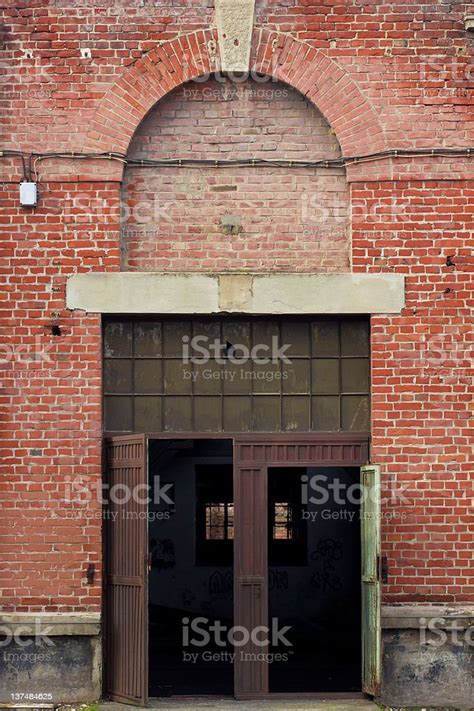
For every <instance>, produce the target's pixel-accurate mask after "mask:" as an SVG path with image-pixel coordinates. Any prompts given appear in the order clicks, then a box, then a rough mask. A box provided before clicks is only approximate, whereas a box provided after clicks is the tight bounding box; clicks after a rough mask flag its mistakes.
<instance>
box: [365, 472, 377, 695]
mask: <svg viewBox="0 0 474 711" xmlns="http://www.w3.org/2000/svg"><path fill="white" fill-rule="evenodd" d="M361 478H362V485H363V487H364V497H363V502H362V508H361V557H362V561H361V562H362V690H363V691H365V693H366V694H372V695H374V696H375V695H376V694H377V693H378V691H379V687H380V673H381V619H380V588H381V585H380V574H379V561H380V528H381V526H380V515H381V506H380V467H379V466H378V465H375V464H371V465H368V466H365V467H361Z"/></svg>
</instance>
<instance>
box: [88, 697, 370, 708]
mask: <svg viewBox="0 0 474 711" xmlns="http://www.w3.org/2000/svg"><path fill="white" fill-rule="evenodd" d="M149 707H150V708H152V709H159V710H160V711H181V710H183V711H190V709H203V711H204V710H205V709H214V711H252V710H253V709H255V710H256V711H377V709H378V707H377V706H376V704H374V703H372V702H371V701H368V700H367V701H366V700H365V699H337V700H334V699H328V700H327V701H325V700H324V701H323V700H318V701H310V700H307V701H305V700H302V701H293V700H291V701H290V700H284V701H235V700H233V699H212V700H211V699H192V700H191V699H190V700H189V701H187V700H169V699H152V700H151V701H150V704H149ZM134 708H136V707H134V706H124V705H123V704H115V703H103V704H100V709H101V711H127V710H129V709H134Z"/></svg>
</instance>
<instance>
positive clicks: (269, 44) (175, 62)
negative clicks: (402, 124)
mask: <svg viewBox="0 0 474 711" xmlns="http://www.w3.org/2000/svg"><path fill="white" fill-rule="evenodd" d="M252 47H253V51H252V56H251V69H252V71H255V72H259V73H261V74H265V75H268V76H271V77H273V78H274V79H277V80H279V81H282V82H285V83H286V84H288V85H290V86H292V87H294V88H295V89H297V90H298V91H300V92H301V93H302V94H303V95H304V96H306V97H307V98H308V99H309V100H310V101H311V102H312V103H313V104H314V105H315V106H316V108H317V109H318V110H319V111H321V113H322V114H323V115H324V116H325V117H326V119H327V120H328V122H329V124H330V125H331V127H332V129H333V130H334V132H335V134H336V137H337V139H338V141H339V144H340V146H341V149H342V152H343V155H345V156H350V155H357V154H361V153H368V152H373V151H375V150H381V149H383V148H385V147H386V140H385V136H384V133H383V129H382V127H381V124H380V122H379V119H378V116H377V113H376V111H375V109H374V108H373V106H372V105H371V103H370V102H369V101H368V100H367V98H366V97H365V96H364V95H363V94H362V92H361V91H360V89H359V87H358V86H357V84H356V83H355V82H354V80H353V79H352V78H351V77H350V76H349V75H348V74H347V72H346V71H345V70H344V69H342V68H341V67H340V66H339V65H338V64H337V63H336V62H334V61H333V60H332V59H329V58H328V57H327V56H326V55H325V54H324V53H323V52H321V51H319V50H317V49H314V48H313V47H311V46H310V45H308V44H307V43H305V42H302V41H301V40H297V39H295V38H294V37H291V36H289V35H287V34H282V33H278V32H272V31H270V30H265V29H256V30H255V33H254V39H253V45H252ZM219 69H220V60H219V52H218V46H217V32H216V31H215V30H207V31H197V32H192V33H189V34H186V35H183V36H181V37H178V38H176V39H174V40H170V41H169V42H164V43H163V44H161V45H159V46H157V47H156V48H155V49H153V50H151V51H150V52H149V53H148V54H146V55H145V56H144V57H142V58H141V59H139V60H138V61H137V62H135V63H134V64H133V65H132V66H131V67H130V68H129V69H127V70H126V71H125V72H124V73H123V74H122V75H121V76H120V77H119V79H118V80H117V81H116V82H115V84H114V85H113V86H112V87H111V88H110V89H109V91H108V92H107V93H106V95H105V96H104V97H103V99H102V101H101V103H100V105H99V107H98V109H97V111H96V113H95V115H94V117H93V120H92V125H91V128H90V130H89V132H88V134H87V141H86V142H87V150H94V151H111V152H120V153H126V152H127V150H128V146H129V143H130V140H131V138H132V136H133V134H134V132H135V130H136V128H137V127H138V126H139V124H140V123H141V121H142V120H143V118H144V117H145V116H146V114H147V113H148V111H150V109H151V108H152V107H153V106H154V105H155V104H156V102H157V101H159V100H160V99H161V98H163V97H164V96H165V95H166V94H168V93H169V92H170V91H172V90H173V89H176V88H177V87H178V86H180V85H182V84H184V83H186V82H188V81H191V80H192V79H197V78H199V77H202V76H204V75H206V74H208V73H212V72H216V71H219Z"/></svg>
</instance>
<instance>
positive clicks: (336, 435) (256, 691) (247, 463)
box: [104, 432, 370, 705]
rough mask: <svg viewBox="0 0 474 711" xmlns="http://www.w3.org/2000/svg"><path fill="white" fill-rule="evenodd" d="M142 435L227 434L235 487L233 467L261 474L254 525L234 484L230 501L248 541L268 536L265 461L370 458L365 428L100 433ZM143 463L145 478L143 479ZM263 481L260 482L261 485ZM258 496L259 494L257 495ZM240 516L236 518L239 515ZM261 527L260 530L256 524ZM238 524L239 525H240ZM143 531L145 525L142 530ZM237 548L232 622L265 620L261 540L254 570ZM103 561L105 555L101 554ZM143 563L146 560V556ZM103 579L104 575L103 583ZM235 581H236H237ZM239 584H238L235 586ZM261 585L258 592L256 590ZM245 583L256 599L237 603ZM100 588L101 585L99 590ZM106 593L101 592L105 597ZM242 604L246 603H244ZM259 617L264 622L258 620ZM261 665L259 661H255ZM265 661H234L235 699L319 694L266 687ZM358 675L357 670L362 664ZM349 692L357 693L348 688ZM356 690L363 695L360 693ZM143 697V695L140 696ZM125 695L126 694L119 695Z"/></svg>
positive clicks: (337, 462) (349, 462) (357, 461)
mask: <svg viewBox="0 0 474 711" xmlns="http://www.w3.org/2000/svg"><path fill="white" fill-rule="evenodd" d="M135 436H141V437H143V441H144V442H145V443H148V442H149V440H151V439H156V440H180V439H197V440H199V439H211V440H212V439H214V440H217V439H227V440H232V443H233V469H234V487H238V486H239V481H240V480H239V474H238V472H241V473H243V472H247V473H250V472H254V473H257V474H260V491H259V492H256V495H257V497H258V499H259V507H260V509H261V508H262V506H264V515H263V516H260V519H258V517H257V519H255V517H254V523H256V524H257V525H256V526H253V527H250V528H249V527H248V517H247V519H246V520H245V521H244V519H243V518H242V516H243V507H240V506H238V500H237V497H236V494H238V492H237V490H236V488H234V502H235V503H234V505H235V507H236V508H235V526H236V538H237V535H238V534H237V532H238V531H239V530H240V534H239V535H240V537H242V531H243V530H246V531H247V536H250V538H249V537H248V544H249V545H251V537H252V536H254V537H255V536H259V540H261V536H262V532H263V528H262V526H264V527H265V533H264V540H265V541H266V538H267V510H266V494H267V472H268V468H269V467H274V466H315V467H322V466H334V467H338V466H352V467H363V466H364V465H367V464H368V463H369V461H370V436H369V435H368V434H367V433H360V434H357V435H354V434H352V433H345V432H298V433H287V432H271V433H261V432H259V433H255V432H249V433H242V432H239V433H224V432H218V433H213V432H177V433H174V432H147V433H137V434H136V435H134V434H131V433H130V434H128V435H125V434H123V433H121V434H118V433H113V432H105V433H104V439H105V440H109V441H110V440H111V439H112V438H113V439H114V440H119V439H126V438H130V437H135ZM148 477H149V472H148V464H147V472H146V479H147V483H148ZM262 487H263V488H262ZM262 496H263V498H262ZM239 516H240V519H239ZM145 525H146V526H147V529H148V523H147V521H146V519H145ZM259 526H260V528H262V531H260V530H259ZM239 527H240V529H239ZM147 532H148V531H147ZM238 548H239V550H240V551H242V549H243V545H240V546H239V547H238ZM239 555H240V554H239V553H238V554H237V555H234V623H235V624H241V623H243V624H245V621H246V620H240V619H239V618H240V616H241V615H242V614H243V615H245V614H246V613H248V612H249V611H250V617H251V618H252V619H249V620H248V621H249V622H252V623H253V622H255V623H256V624H265V619H266V620H267V619H268V605H267V604H266V601H267V597H268V589H267V588H268V585H267V579H266V578H267V569H266V567H265V570H263V563H265V564H266V562H267V555H266V545H265V549H264V555H262V556H260V557H259V560H258V561H257V570H250V571H246V570H242V568H241V563H242V561H241V559H240V558H239ZM104 563H105V560H104ZM143 565H144V566H146V565H147V560H146V556H145V558H144V561H143ZM105 584H106V581H105V579H104V586H105ZM239 586H240V587H239ZM237 588H239V589H237ZM258 588H260V592H259V593H255V591H256V590H257V589H258ZM245 589H247V590H248V591H250V593H249V594H250V596H251V597H252V598H253V597H254V596H255V599H257V600H259V603H258V605H257V607H255V606H254V607H253V609H251V606H247V608H245V606H244V607H242V606H241V605H240V602H242V601H243V595H245ZM104 593H105V590H104ZM105 600H106V595H105V594H104V603H105ZM145 607H146V609H145V610H144V620H145V627H146V628H147V629H148V615H149V611H148V605H146V606H145ZM244 608H245V609H244ZM262 620H263V622H262ZM106 665H107V657H106V655H104V669H105V675H104V676H105V678H106V673H107V666H106ZM258 665H260V666H258ZM144 667H145V668H144V669H143V675H142V679H143V684H144V694H143V699H144V705H145V704H146V703H147V699H148V688H149V657H148V654H147V655H146V657H145V664H144ZM265 667H266V665H265V663H264V662H263V663H256V666H255V668H252V669H250V671H247V672H242V669H241V668H239V665H235V667H234V694H233V696H234V697H235V698H236V699H242V700H243V699H266V698H271V699H276V698H295V696H298V697H300V696H301V697H305V698H317V697H318V696H320V697H321V696H323V695H322V694H319V695H318V694H278V693H270V692H269V690H268V670H267V669H266V668H265ZM361 677H362V670H361ZM330 696H331V697H333V698H347V697H348V695H347V694H344V693H342V694H324V697H325V698H329V697H330ZM350 696H351V698H353V697H354V696H357V694H351V695H350ZM359 696H363V695H362V694H359ZM145 699H146V701H145ZM124 700H125V699H124Z"/></svg>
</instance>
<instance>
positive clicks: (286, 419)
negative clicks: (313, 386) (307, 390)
mask: <svg viewBox="0 0 474 711" xmlns="http://www.w3.org/2000/svg"><path fill="white" fill-rule="evenodd" d="M309 407H310V401H309V397H298V396H291V395H287V396H284V397H283V400H282V419H283V422H282V429H283V430H284V431H285V432H309V430H310V424H309Z"/></svg>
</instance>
